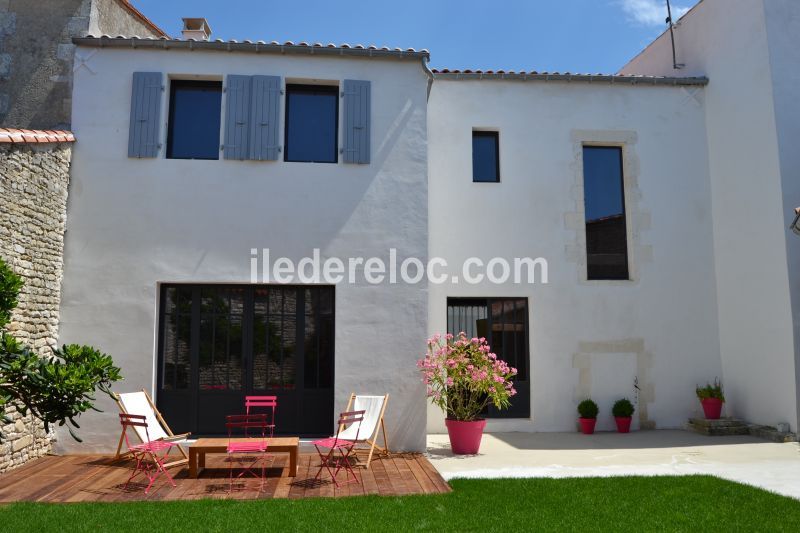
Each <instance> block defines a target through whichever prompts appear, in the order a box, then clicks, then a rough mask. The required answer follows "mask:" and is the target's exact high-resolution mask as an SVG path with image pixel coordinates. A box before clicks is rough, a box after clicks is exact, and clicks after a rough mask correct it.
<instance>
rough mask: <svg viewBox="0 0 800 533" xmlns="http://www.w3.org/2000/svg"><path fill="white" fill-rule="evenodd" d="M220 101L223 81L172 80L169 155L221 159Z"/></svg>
mask: <svg viewBox="0 0 800 533" xmlns="http://www.w3.org/2000/svg"><path fill="white" fill-rule="evenodd" d="M221 102H222V82H219V81H186V80H173V81H172V83H171V84H170V97H169V130H168V132H167V157H168V158H170V159H219V142H220V139H219V131H220V108H221Z"/></svg>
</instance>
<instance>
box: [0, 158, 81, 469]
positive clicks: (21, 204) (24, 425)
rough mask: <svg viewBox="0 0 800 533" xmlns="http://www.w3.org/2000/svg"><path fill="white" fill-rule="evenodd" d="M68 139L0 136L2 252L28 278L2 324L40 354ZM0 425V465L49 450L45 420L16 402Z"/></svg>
mask: <svg viewBox="0 0 800 533" xmlns="http://www.w3.org/2000/svg"><path fill="white" fill-rule="evenodd" d="M71 153H72V149H71V145H70V144H68V143H24V144H11V143H0V257H2V258H3V260H4V261H6V263H7V264H8V265H9V266H11V268H13V269H14V271H15V272H17V273H18V274H19V275H21V276H22V278H23V279H24V281H25V285H24V286H23V287H22V290H21V291H20V295H19V305H18V306H17V308H16V309H15V310H14V313H13V314H12V316H11V321H10V323H9V324H8V326H7V330H8V331H9V332H11V334H13V335H14V336H15V337H17V338H19V339H20V340H21V341H23V342H25V343H26V344H27V345H28V346H30V347H32V348H34V349H35V350H36V351H37V352H39V353H40V354H41V355H48V354H50V353H52V349H53V348H54V347H55V346H56V342H57V339H58V310H59V303H60V296H61V279H62V272H63V258H64V254H63V250H64V228H65V225H66V217H67V214H66V213H67V211H66V209H67V187H68V184H69V163H70V157H71ZM6 414H7V415H8V416H9V418H11V419H12V422H11V423H10V424H5V425H3V426H2V428H0V429H2V433H3V439H4V440H3V442H2V443H1V444H0V472H3V471H5V470H8V469H11V468H14V467H16V466H20V465H22V464H23V463H25V462H26V461H28V460H30V459H34V458H36V457H39V456H41V455H43V454H46V453H48V452H49V451H50V446H51V440H52V435H48V434H47V433H46V432H45V430H44V427H43V424H42V423H41V422H40V421H38V420H35V419H33V418H31V417H30V416H22V415H21V414H20V413H19V412H18V411H16V410H15V409H14V408H13V407H12V408H10V409H8V411H7V413H6Z"/></svg>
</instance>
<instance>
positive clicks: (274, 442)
mask: <svg viewBox="0 0 800 533" xmlns="http://www.w3.org/2000/svg"><path fill="white" fill-rule="evenodd" d="M233 440H234V442H237V441H238V442H247V441H250V440H256V439H233ZM299 447H300V439H299V438H298V437H274V438H272V439H269V445H268V447H267V452H268V453H288V454H289V477H296V476H297V450H298V448H299ZM227 450H228V438H227V437H217V438H201V439H197V441H195V442H193V443H192V444H190V445H189V477H190V478H196V477H197V475H198V473H199V471H200V469H202V468H205V466H206V454H209V453H226V452H227Z"/></svg>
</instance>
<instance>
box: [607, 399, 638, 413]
mask: <svg viewBox="0 0 800 533" xmlns="http://www.w3.org/2000/svg"><path fill="white" fill-rule="evenodd" d="M635 410H636V409H634V407H633V404H632V403H631V401H630V400H629V399H627V398H621V399H619V400H617V401H616V402H614V407H612V408H611V414H612V415H614V416H616V417H619V418H630V417H632V416H633V412H634V411H635Z"/></svg>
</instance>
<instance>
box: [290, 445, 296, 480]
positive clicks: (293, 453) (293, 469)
mask: <svg viewBox="0 0 800 533" xmlns="http://www.w3.org/2000/svg"><path fill="white" fill-rule="evenodd" d="M289 477H297V448H292V449H291V450H290V451H289Z"/></svg>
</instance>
